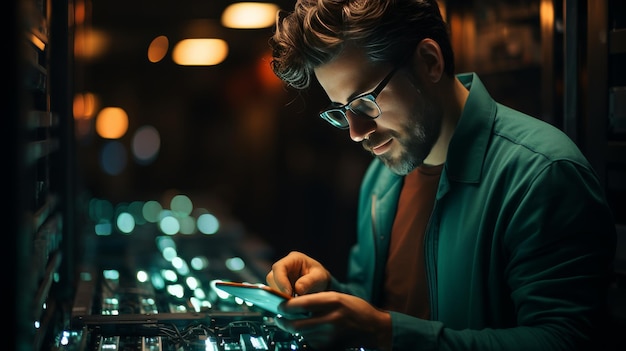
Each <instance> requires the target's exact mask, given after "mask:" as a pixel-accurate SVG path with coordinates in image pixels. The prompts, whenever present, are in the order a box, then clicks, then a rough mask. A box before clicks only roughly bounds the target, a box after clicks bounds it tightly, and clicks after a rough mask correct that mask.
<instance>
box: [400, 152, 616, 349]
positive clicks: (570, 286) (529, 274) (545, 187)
mask: <svg viewBox="0 0 626 351" xmlns="http://www.w3.org/2000/svg"><path fill="white" fill-rule="evenodd" d="M514 207H515V209H514V211H513V212H512V215H511V216H510V217H509V218H507V220H508V224H507V226H506V230H505V231H504V233H502V243H503V250H504V251H505V252H506V260H505V265H504V267H503V269H504V271H503V274H504V276H505V279H504V282H505V283H506V285H507V288H508V289H506V290H507V291H510V296H509V297H507V298H509V299H510V300H511V301H512V304H513V306H514V308H515V311H516V325H513V326H506V327H505V326H495V327H493V328H483V329H480V330H475V329H464V330H453V329H451V328H447V327H446V324H445V322H439V321H426V320H421V319H418V318H414V317H410V316H407V315H403V314H400V313H395V312H392V313H391V316H392V324H393V327H392V328H393V349H394V350H416V349H419V350H439V351H448V350H450V351H451V350H456V351H459V350H481V351H486V350H487V351H488V350H509V351H511V350H512V351H516V350H519V351H522V350H534V351H540V350H564V351H565V350H567V351H573V350H601V349H602V346H601V343H602V340H603V337H602V331H603V326H604V324H603V323H605V322H606V320H607V319H606V316H607V315H606V311H607V309H606V307H607V306H606V294H607V289H608V284H609V282H610V277H611V274H612V263H613V257H614V250H615V240H616V234H615V225H614V222H613V218H612V215H611V213H610V210H609V209H608V207H607V205H606V202H605V200H604V195H603V191H602V187H601V185H600V184H599V183H598V181H597V180H596V177H595V175H594V173H593V171H591V170H590V169H589V168H587V167H584V166H581V165H579V164H577V163H575V162H569V161H558V162H555V163H551V164H550V165H549V166H547V167H546V168H545V169H543V170H542V171H541V172H539V173H538V174H537V175H536V176H535V177H534V178H533V179H532V181H531V182H529V185H528V186H527V190H526V192H525V194H524V196H522V197H521V200H519V201H518V202H517V203H515V204H514ZM470 317H471V316H470Z"/></svg>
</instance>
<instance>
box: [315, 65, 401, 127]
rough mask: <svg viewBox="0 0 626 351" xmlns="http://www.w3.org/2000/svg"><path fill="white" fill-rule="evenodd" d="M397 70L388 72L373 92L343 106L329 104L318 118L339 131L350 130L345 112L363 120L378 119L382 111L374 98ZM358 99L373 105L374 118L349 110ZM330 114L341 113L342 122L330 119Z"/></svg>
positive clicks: (396, 68) (353, 99)
mask: <svg viewBox="0 0 626 351" xmlns="http://www.w3.org/2000/svg"><path fill="white" fill-rule="evenodd" d="M398 68H399V66H395V67H394V68H393V69H392V70H391V72H389V73H388V74H387V76H385V78H383V80H382V81H381V82H380V83H378V85H377V86H376V88H374V90H372V91H371V92H369V93H364V94H361V95H358V96H355V97H353V98H352V99H350V101H348V103H346V104H345V105H339V106H336V105H334V104H330V106H328V107H326V108H325V109H324V110H322V111H321V112H320V113H319V116H320V118H322V119H323V120H325V121H326V122H328V123H330V125H332V126H333V127H337V128H339V129H348V128H350V124H349V123H348V116H346V112H347V111H351V112H352V113H354V114H355V115H357V116H359V117H364V118H369V119H376V118H378V117H380V115H381V114H382V110H381V109H380V106H379V105H378V102H376V98H377V97H378V94H380V92H381V91H383V89H385V87H386V86H387V83H389V81H390V80H391V78H393V75H394V73H396V71H397V70H398ZM360 99H367V100H369V101H371V102H373V103H374V105H375V106H376V109H377V111H378V113H377V114H376V116H369V115H366V114H364V113H361V112H360V111H357V110H353V109H352V108H351V105H352V104H353V103H354V102H355V101H357V100H360ZM331 112H339V113H341V114H342V115H343V120H342V121H338V120H337V119H335V118H332V117H331V116H330V115H329V113H331Z"/></svg>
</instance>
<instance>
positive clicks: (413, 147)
mask: <svg viewBox="0 0 626 351" xmlns="http://www.w3.org/2000/svg"><path fill="white" fill-rule="evenodd" d="M417 104H419V103H418V102H416V104H415V106H413V111H414V112H413V114H412V116H411V118H410V119H409V121H408V122H407V123H406V124H404V125H403V126H402V128H401V130H400V131H397V130H392V131H390V132H389V134H390V135H391V137H393V139H394V141H395V142H397V143H398V144H399V149H400V151H399V154H398V152H395V153H392V152H390V153H386V154H382V155H379V156H376V157H378V158H379V159H380V160H381V161H382V162H383V163H384V164H385V165H386V166H387V167H388V168H389V169H390V170H391V171H392V172H394V173H396V174H398V175H407V174H409V173H411V171H413V170H414V169H415V168H417V167H419V166H421V165H422V164H423V163H424V160H425V159H426V157H428V155H429V154H430V151H431V150H432V148H433V146H434V145H435V143H436V142H437V139H438V138H439V134H440V132H441V122H442V111H441V110H439V109H438V108H436V107H435V106H434V105H433V104H429V103H425V101H422V104H421V105H422V108H419V107H418V106H416V105H417ZM419 110H421V111H419ZM420 112H421V113H420ZM379 139H384V138H379ZM364 146H365V145H364ZM366 149H367V148H366Z"/></svg>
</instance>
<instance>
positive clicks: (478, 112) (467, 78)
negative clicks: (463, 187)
mask: <svg viewBox="0 0 626 351" xmlns="http://www.w3.org/2000/svg"><path fill="white" fill-rule="evenodd" d="M457 78H458V79H459V80H460V81H461V83H463V85H464V86H465V87H466V88H468V89H469V96H468V98H467V101H466V103H465V107H464V109H463V113H462V114H461V118H460V119H459V122H458V124H457V126H456V128H455V131H454V135H453V136H452V139H451V140H450V146H449V148H448V155H447V157H446V166H445V168H446V169H445V172H446V175H447V178H448V179H449V180H450V181H457V182H463V183H478V182H480V179H481V175H482V169H483V166H484V161H485V155H486V153H487V147H488V145H489V139H490V137H491V132H492V129H493V125H494V122H495V117H496V109H497V107H496V102H495V101H494V100H493V99H492V98H491V96H490V95H489V92H488V91H487V89H486V88H485V86H484V85H483V83H482V82H481V81H480V79H479V78H478V75H476V73H464V74H459V75H457ZM442 178H443V177H442Z"/></svg>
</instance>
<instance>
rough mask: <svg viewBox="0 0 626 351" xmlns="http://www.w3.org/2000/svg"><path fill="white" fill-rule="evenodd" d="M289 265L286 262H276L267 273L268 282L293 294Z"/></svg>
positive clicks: (271, 285)
mask: <svg viewBox="0 0 626 351" xmlns="http://www.w3.org/2000/svg"><path fill="white" fill-rule="evenodd" d="M288 273H289V272H288V270H287V267H286V266H285V265H284V264H278V263H275V264H274V265H273V266H272V270H271V271H270V272H269V273H268V274H267V276H266V281H267V284H268V285H269V286H270V287H272V288H274V289H276V290H278V291H282V292H284V293H285V294H287V295H293V288H292V283H291V281H290V280H289V275H288Z"/></svg>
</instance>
